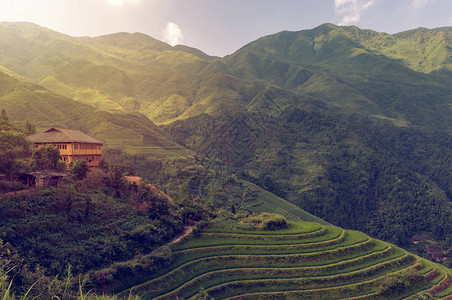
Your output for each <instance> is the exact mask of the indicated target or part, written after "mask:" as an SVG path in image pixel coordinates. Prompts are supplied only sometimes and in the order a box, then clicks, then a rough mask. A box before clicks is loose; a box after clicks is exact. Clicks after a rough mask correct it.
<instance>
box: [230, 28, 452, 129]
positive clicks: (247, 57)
mask: <svg viewBox="0 0 452 300" xmlns="http://www.w3.org/2000/svg"><path fill="white" fill-rule="evenodd" d="M429 33H430V34H431V35H435V36H436V35H441V36H442V35H446V33H444V31H441V30H440V29H438V30H436V31H430V32H429ZM406 36H408V33H405V34H399V35H394V36H389V35H387V34H382V33H381V34H380V33H376V32H372V31H366V30H360V29H358V28H356V27H338V26H334V25H331V24H324V25H321V26H319V27H317V28H315V29H312V30H304V31H299V32H281V33H277V34H275V35H271V36H267V37H263V38H261V39H259V40H257V41H255V42H252V43H250V44H248V45H246V46H245V47H243V48H242V49H240V50H239V51H237V52H236V53H234V54H233V55H230V56H228V57H225V58H224V62H225V64H227V66H228V67H230V70H231V71H232V72H233V73H234V74H236V75H237V76H239V77H241V78H246V79H249V80H253V79H254V80H256V79H258V80H264V81H265V82H267V83H268V84H276V85H279V86H281V87H285V88H288V89H291V90H295V91H297V92H300V93H303V94H307V95H311V96H313V97H315V98H316V99H319V100H320V101H325V102H327V103H328V104H330V105H334V106H336V107H339V108H345V109H346V110H351V111H358V112H363V113H366V114H369V115H376V116H379V117H385V118H389V119H395V120H398V121H402V122H408V123H411V124H414V125H421V126H431V127H435V128H437V127H444V128H445V129H450V128H451V124H452V119H451V117H450V116H451V111H450V107H451V106H450V105H451V104H452V99H451V98H450V96H449V95H450V94H451V89H450V83H451V82H450V77H448V78H445V77H436V76H434V75H426V74H424V73H419V72H417V71H418V70H419V68H411V67H412V66H413V65H415V64H422V62H421V61H420V60H419V57H418V55H413V54H412V53H410V52H409V51H411V49H413V48H414V49H424V50H422V51H421V50H419V51H420V52H425V53H432V52H431V51H429V50H428V49H427V47H435V46H436V43H435V40H428V39H427V38H425V39H424V40H422V41H420V40H419V39H418V38H417V36H416V35H412V36H410V37H409V38H408V37H406ZM385 38H386V39H391V40H394V43H395V44H394V45H392V46H391V45H388V46H384V45H386V44H388V43H386V44H385V43H383V42H381V40H383V39H385ZM377 45H378V47H377ZM441 45H442V47H443V48H442V49H443V50H441V52H442V53H443V52H444V53H446V54H444V55H445V56H447V57H450V54H447V53H448V52H447V51H446V49H448V46H450V42H449V40H446V39H443V42H442V44H441ZM394 47H396V48H397V49H410V50H406V51H405V52H402V51H401V52H396V51H395V50H393V48H394ZM438 47H440V46H438ZM413 51H414V50H413ZM391 53H392V55H389V54H391ZM385 54H388V55H385ZM410 55H411V56H410ZM431 55H434V54H433V53H432V54H431ZM432 60H434V61H437V60H436V58H435V59H432ZM442 61H443V63H441V61H437V65H436V66H435V68H436V69H442V70H443V69H447V61H445V60H444V59H443V60H442Z"/></svg>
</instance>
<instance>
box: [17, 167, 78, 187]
mask: <svg viewBox="0 0 452 300" xmlns="http://www.w3.org/2000/svg"><path fill="white" fill-rule="evenodd" d="M68 177H69V174H67V173H63V172H56V171H36V172H30V173H23V174H21V175H20V176H19V180H20V181H21V182H22V183H23V184H25V185H27V186H28V187H32V186H36V187H37V188H47V187H49V186H53V187H57V186H58V185H59V184H60V183H62V182H63V181H64V180H65V179H67V178H68Z"/></svg>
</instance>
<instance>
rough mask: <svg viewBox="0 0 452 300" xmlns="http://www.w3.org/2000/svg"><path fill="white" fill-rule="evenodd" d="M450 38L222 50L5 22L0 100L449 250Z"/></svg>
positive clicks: (425, 35)
mask: <svg viewBox="0 0 452 300" xmlns="http://www.w3.org/2000/svg"><path fill="white" fill-rule="evenodd" d="M450 32H451V31H450V28H439V29H434V30H428V29H416V30H413V31H409V32H404V33H399V34H395V35H388V34H385V33H378V32H374V31H370V30H361V29H359V28H357V27H339V26H334V25H331V24H324V25H321V26H319V27H317V28H314V29H312V30H304V31H299V32H281V33H278V34H275V35H271V36H267V37H263V38H261V39H259V40H257V41H254V42H252V43H250V44H248V45H246V46H244V47H243V48H242V49H240V50H238V51H237V52H236V53H233V54H231V55H229V56H226V57H224V58H216V57H210V56H208V55H206V54H204V53H202V52H201V51H199V50H197V49H192V48H188V47H181V46H176V47H171V46H169V45H167V44H165V43H162V42H160V41H157V40H155V39H153V38H151V37H149V36H146V35H144V34H140V33H134V34H129V33H117V34H112V35H107V36H102V37H96V38H88V37H86V38H74V37H70V36H67V35H63V34H59V33H57V32H54V31H51V30H48V29H46V28H42V27H39V26H37V25H34V24H29V23H1V24H0V65H1V66H2V73H1V74H0V75H1V78H2V80H3V83H4V84H2V85H1V86H0V90H1V92H2V93H1V96H0V107H1V108H6V111H7V113H8V114H9V115H10V116H11V119H12V120H13V121H14V122H17V123H21V122H22V123H23V122H25V120H26V119H29V120H30V121H32V122H34V123H36V124H37V125H40V126H50V125H58V124H61V125H62V126H67V127H77V128H80V129H83V130H85V131H87V132H90V133H92V134H95V135H96V136H98V137H99V138H103V139H105V140H107V142H108V145H109V146H111V147H121V148H123V149H127V150H129V151H132V150H134V151H138V150H137V149H136V148H137V147H138V148H139V151H140V152H141V153H145V154H150V153H151V154H155V152H153V151H155V149H156V148H158V149H160V150H161V149H163V150H161V151H160V150H159V151H160V152H158V153H159V155H160V154H161V153H164V154H165V153H166V152H165V151H166V150H168V149H169V150H171V149H176V150H177V151H179V150H180V151H182V152H184V151H185V148H189V149H191V150H193V151H194V152H196V155H195V156H196V159H198V160H199V162H200V163H201V164H203V166H204V168H207V169H209V170H210V171H209V172H212V174H228V176H229V177H232V175H234V176H235V177H236V179H237V182H239V181H240V180H244V181H245V182H251V183H253V184H256V185H257V186H259V187H261V188H264V189H266V190H268V191H270V192H273V193H275V194H277V195H278V196H280V197H281V198H284V199H286V200H288V201H289V202H291V203H293V204H296V205H298V206H299V207H301V208H303V209H305V210H307V211H308V212H310V213H312V214H314V215H316V216H318V217H320V218H323V219H325V220H326V221H328V222H330V223H332V224H335V225H339V226H343V227H345V228H352V229H359V230H363V231H365V232H366V233H368V234H372V235H373V236H375V237H377V238H381V239H385V240H387V241H391V242H395V243H397V244H399V245H406V244H407V243H408V242H409V238H410V237H411V236H412V235H414V234H417V233H426V234H429V235H431V236H432V237H433V238H434V239H436V240H438V241H441V242H442V243H443V244H444V246H446V247H450V246H451V240H452V236H451V232H452V215H451V214H452V211H451V204H450V203H451V200H452V190H451V186H452V184H451V183H452V170H451V167H450V166H451V165H452V151H451V148H452V136H451V129H452V112H451V107H452V106H451V105H452V98H451V95H452V84H451V83H452V77H451V75H450ZM408 47H409V49H413V50H412V51H408V50H406V49H407V48H408ZM25 107H26V109H25ZM153 122H155V123H153ZM55 123H57V124H55ZM155 124H158V125H159V126H157V125H155ZM74 125H75V126H74ZM179 145H182V146H179ZM184 147H185V148H184ZM184 154H185V152H184ZM185 156H186V155H185ZM203 174H205V173H203ZM197 176H198V177H200V175H199V173H198V175H197ZM228 176H225V177H224V178H227V177H228ZM214 177H215V176H209V177H208V178H214ZM159 180H163V179H162V178H160V179H159ZM212 181H214V180H212ZM197 184H198V186H202V188H200V189H199V190H200V194H202V195H208V197H210V198H212V199H215V195H220V196H221V195H222V194H215V192H217V190H216V189H213V188H211V187H212V185H209V184H211V182H208V181H207V180H204V181H203V180H199V181H198V183H197ZM213 190H215V192H213ZM217 199H218V197H217ZM221 199H222V200H221V201H217V205H218V206H221V205H223V207H226V208H228V209H230V208H231V204H234V206H237V207H240V203H241V202H240V201H239V200H234V201H235V202H234V201H233V200H231V199H232V198H227V197H225V198H224V199H227V200H225V201H223V200H224V199H223V198H221ZM230 201H232V202H230ZM214 202H215V201H214Z"/></svg>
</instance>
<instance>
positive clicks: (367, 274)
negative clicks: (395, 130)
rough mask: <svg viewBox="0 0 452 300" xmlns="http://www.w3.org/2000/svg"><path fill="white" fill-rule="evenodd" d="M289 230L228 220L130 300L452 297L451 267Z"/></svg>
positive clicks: (372, 243)
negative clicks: (254, 227)
mask: <svg viewBox="0 0 452 300" xmlns="http://www.w3.org/2000/svg"><path fill="white" fill-rule="evenodd" d="M254 218H256V217H254ZM241 223H242V224H243V222H241ZM288 225H289V226H288V228H285V229H277V230H273V231H250V230H245V229H243V226H242V225H240V223H238V221H234V220H231V219H229V220H223V221H220V222H218V223H217V225H215V226H213V227H211V228H208V229H204V230H202V231H201V232H200V233H199V234H198V236H197V237H195V238H193V239H189V240H187V241H186V242H184V243H181V244H180V245H177V246H173V247H172V259H173V262H172V264H171V265H170V266H169V267H167V268H165V269H163V270H162V271H160V272H158V273H157V274H155V275H154V276H153V277H154V278H149V280H148V281H146V282H143V283H141V284H139V285H136V286H134V287H133V288H131V289H130V290H127V291H124V292H123V293H122V295H128V294H129V293H130V292H131V293H132V294H136V295H139V296H140V298H142V299H181V298H183V299H199V297H206V298H203V299H210V298H209V297H211V298H212V299H213V298H215V299H287V298H290V299H292V298H293V299H295V298H297V299H300V298H303V299H304V298H306V299H308V298H309V299H326V298H327V299H335V298H347V299H351V298H353V299H388V298H390V299H402V298H407V299H419V297H426V298H428V297H429V296H433V297H435V298H442V297H446V296H448V295H450V294H452V287H451V286H450V280H451V279H450V278H451V275H452V274H451V271H450V270H447V269H445V268H443V267H441V266H439V265H437V264H434V263H431V262H429V261H427V260H424V259H421V258H418V257H416V256H414V255H412V254H410V253H408V252H406V251H404V250H402V249H400V248H398V247H396V246H394V245H391V244H388V243H385V242H382V241H379V240H375V239H372V238H369V237H368V236H366V235H365V234H362V233H360V232H356V231H350V230H343V229H341V228H338V227H334V226H322V225H320V224H318V223H308V222H289V223H288ZM240 228H242V229H240ZM422 295H424V296H422Z"/></svg>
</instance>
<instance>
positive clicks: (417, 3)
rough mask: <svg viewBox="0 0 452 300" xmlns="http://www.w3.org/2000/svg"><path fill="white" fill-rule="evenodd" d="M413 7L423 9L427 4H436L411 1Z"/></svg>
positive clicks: (419, 0)
mask: <svg viewBox="0 0 452 300" xmlns="http://www.w3.org/2000/svg"><path fill="white" fill-rule="evenodd" d="M410 2H411V6H412V7H414V8H421V7H423V6H425V5H427V4H431V3H433V2H435V0H410Z"/></svg>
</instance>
